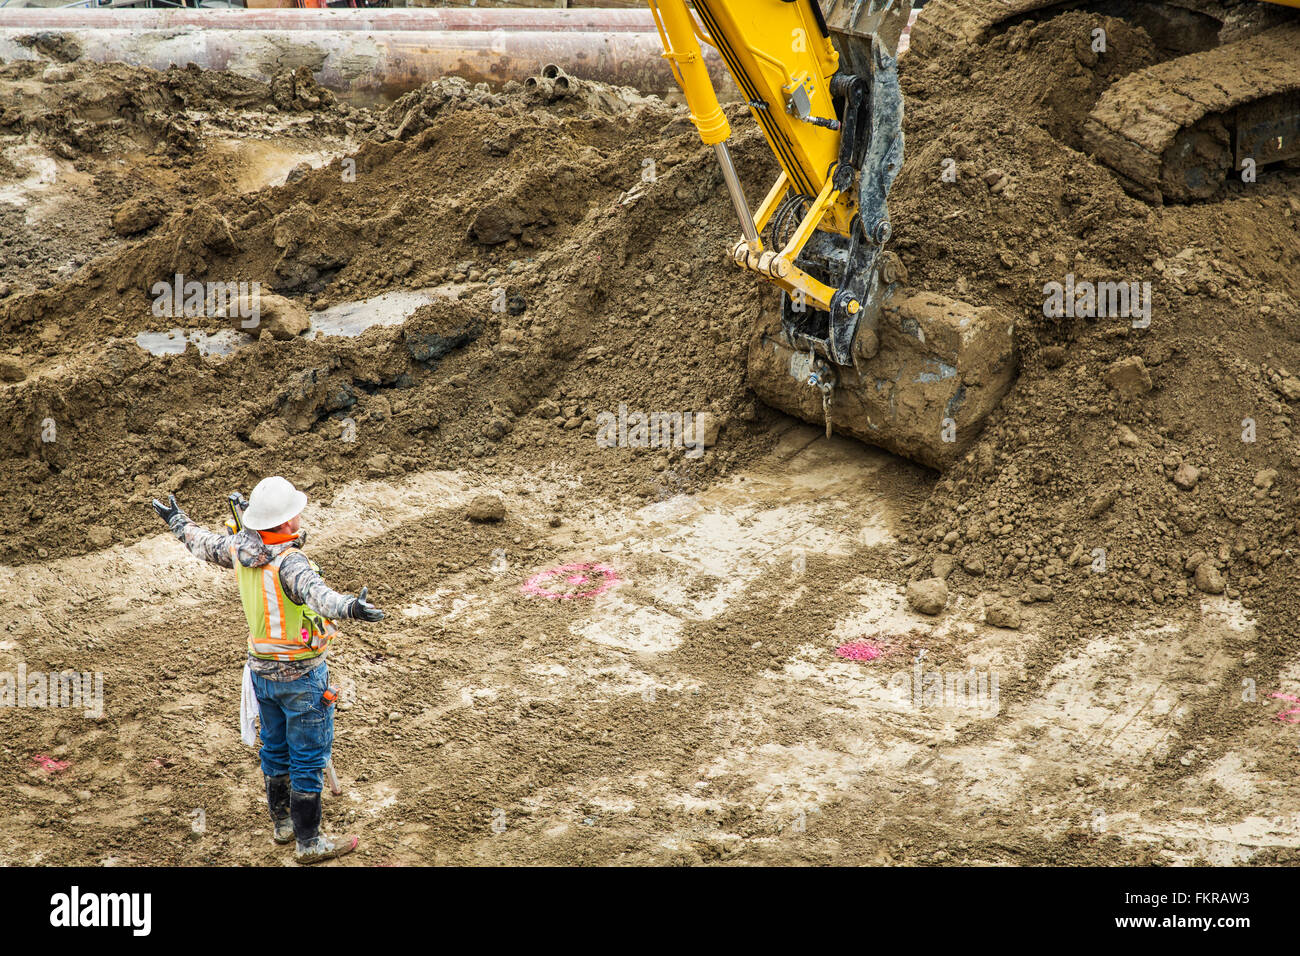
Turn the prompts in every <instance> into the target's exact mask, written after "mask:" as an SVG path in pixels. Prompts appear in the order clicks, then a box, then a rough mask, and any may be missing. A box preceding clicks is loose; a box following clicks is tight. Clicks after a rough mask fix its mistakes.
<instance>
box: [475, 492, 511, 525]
mask: <svg viewBox="0 0 1300 956" xmlns="http://www.w3.org/2000/svg"><path fill="white" fill-rule="evenodd" d="M505 516H506V503H505V502H504V501H502V500H501V498H500V496H499V495H479V496H478V497H476V498H475V499H474V500H473V501H471V502H470V503H469V507H468V508H466V509H465V517H467V518H469V520H470V521H500V520H501V519H502V518H504V517H505Z"/></svg>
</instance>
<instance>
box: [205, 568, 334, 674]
mask: <svg viewBox="0 0 1300 956" xmlns="http://www.w3.org/2000/svg"><path fill="white" fill-rule="evenodd" d="M230 550H231V554H232V556H234V558H235V574H236V576H237V578H238V580H239V599H240V601H241V602H243V605H244V616H245V617H246V618H248V652H249V653H250V654H252V655H253V656H254V657H259V658H262V659H263V660H271V661H301V660H306V659H308V658H311V657H319V656H320V655H321V654H322V653H324V652H325V649H326V648H327V647H328V646H329V642H330V641H331V640H333V639H334V635H335V634H337V633H338V628H337V627H335V626H334V622H333V621H331V620H329V619H328V618H324V617H321V616H320V615H319V614H317V613H316V612H315V611H313V610H312V609H311V608H309V607H307V606H306V605H303V604H295V603H293V601H291V600H289V596H288V595H287V594H285V593H284V588H283V587H281V586H280V562H281V561H282V560H284V556H285V555H286V554H289V553H290V552H291V551H293V550H296V549H292V548H291V549H289V550H287V551H283V552H281V553H280V554H278V555H276V556H275V557H274V558H273V559H271V561H269V562H268V563H266V564H264V565H262V566H261V567H259V568H247V567H244V565H242V564H240V563H239V557H238V555H237V554H236V553H235V552H236V548H235V546H234V545H233V544H232V545H231V549H230ZM314 567H315V566H314V565H313V570H314Z"/></svg>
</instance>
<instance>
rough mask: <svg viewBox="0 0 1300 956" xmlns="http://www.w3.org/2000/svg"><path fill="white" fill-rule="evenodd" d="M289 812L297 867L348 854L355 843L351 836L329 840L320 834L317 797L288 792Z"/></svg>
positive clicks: (325, 835)
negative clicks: (296, 841) (294, 839)
mask: <svg viewBox="0 0 1300 956" xmlns="http://www.w3.org/2000/svg"><path fill="white" fill-rule="evenodd" d="M289 812H290V813H291V815H292V816H293V835H294V836H295V837H296V838H297V840H298V846H297V847H296V848H295V849H294V851H293V856H294V859H296V860H297V861H298V862H299V863H319V862H321V861H322V860H332V859H334V857H336V856H342V855H343V854H344V853H351V852H352V851H353V850H355V849H356V848H357V843H358V842H359V841H358V840H357V838H356V837H354V836H345V837H332V836H329V835H328V834H325V833H321V832H320V794H319V793H301V792H300V791H298V790H293V791H291V792H290V801H289Z"/></svg>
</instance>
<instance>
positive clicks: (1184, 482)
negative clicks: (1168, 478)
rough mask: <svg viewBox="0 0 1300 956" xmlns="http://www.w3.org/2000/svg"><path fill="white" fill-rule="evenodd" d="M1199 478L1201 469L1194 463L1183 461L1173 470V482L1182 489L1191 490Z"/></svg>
mask: <svg viewBox="0 0 1300 956" xmlns="http://www.w3.org/2000/svg"><path fill="white" fill-rule="evenodd" d="M1200 480H1201V469H1199V468H1197V467H1196V466H1195V465H1189V464H1188V463H1187V462H1183V463H1182V464H1181V465H1179V466H1178V470H1177V471H1175V472H1174V484H1175V485H1177V486H1178V487H1179V488H1181V489H1182V490H1183V491H1191V490H1192V489H1193V488H1195V487H1196V483H1197V482H1198V481H1200Z"/></svg>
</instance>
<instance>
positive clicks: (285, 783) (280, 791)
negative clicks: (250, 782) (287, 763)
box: [262, 774, 293, 843]
mask: <svg viewBox="0 0 1300 956" xmlns="http://www.w3.org/2000/svg"><path fill="white" fill-rule="evenodd" d="M262 777H263V779H265V780H266V805H267V806H268V807H270V808H271V823H272V824H273V825H274V826H275V830H274V831H273V832H272V833H271V839H272V840H274V841H275V842H276V843H292V842H293V817H292V816H290V814H289V775H288V774H285V775H284V776H283V777H268V776H266V774H262Z"/></svg>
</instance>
